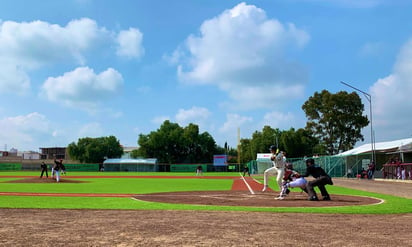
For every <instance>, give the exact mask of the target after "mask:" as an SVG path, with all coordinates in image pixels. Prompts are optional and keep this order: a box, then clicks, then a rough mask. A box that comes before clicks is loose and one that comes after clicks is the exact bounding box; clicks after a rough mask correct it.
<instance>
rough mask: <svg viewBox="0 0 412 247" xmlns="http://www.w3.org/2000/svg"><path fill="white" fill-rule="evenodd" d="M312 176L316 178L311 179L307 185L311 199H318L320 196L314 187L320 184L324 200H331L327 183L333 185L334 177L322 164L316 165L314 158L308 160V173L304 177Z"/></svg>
mask: <svg viewBox="0 0 412 247" xmlns="http://www.w3.org/2000/svg"><path fill="white" fill-rule="evenodd" d="M308 176H312V177H314V178H315V179H314V180H312V181H309V182H308V183H307V185H306V188H307V190H308V194H309V200H310V201H318V200H319V199H318V197H317V195H316V192H315V190H314V188H313V187H315V186H318V188H319V190H320V193H321V194H322V197H323V200H325V201H330V196H329V193H328V191H327V190H326V188H325V185H327V184H330V185H333V182H332V178H331V177H330V176H329V175H328V174H327V173H326V172H325V170H323V169H322V167H320V166H316V165H315V161H314V159H307V160H306V173H305V174H303V175H302V177H308Z"/></svg>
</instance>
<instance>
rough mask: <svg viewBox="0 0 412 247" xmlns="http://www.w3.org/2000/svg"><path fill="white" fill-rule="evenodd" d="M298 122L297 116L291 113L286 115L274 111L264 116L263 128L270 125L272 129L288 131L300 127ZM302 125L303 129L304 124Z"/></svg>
mask: <svg viewBox="0 0 412 247" xmlns="http://www.w3.org/2000/svg"><path fill="white" fill-rule="evenodd" d="M297 121H298V120H297V118H296V116H295V115H294V114H293V113H291V112H287V113H284V112H279V111H273V112H268V113H266V114H265V115H264V117H263V123H262V126H265V125H268V126H272V128H279V129H281V130H287V129H290V128H291V127H293V126H299V124H298V123H297ZM302 122H303V121H302ZM300 125H301V126H302V127H303V125H304V123H302V124H300ZM298 128H299V127H298Z"/></svg>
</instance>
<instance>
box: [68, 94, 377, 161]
mask: <svg viewBox="0 0 412 247" xmlns="http://www.w3.org/2000/svg"><path fill="white" fill-rule="evenodd" d="M302 110H303V111H304V112H305V114H306V117H307V119H308V120H307V123H306V126H305V128H300V129H294V128H290V129H289V130H280V129H278V128H272V127H271V126H264V127H263V128H262V130H261V131H255V132H254V133H253V134H252V136H251V138H243V139H241V140H240V143H239V146H238V147H236V148H233V147H229V146H228V145H227V143H225V145H224V147H221V146H219V145H217V144H216V142H215V140H214V138H213V137H212V136H211V135H210V134H209V133H208V132H203V133H200V131H199V126H197V125H196V124H193V123H190V124H189V125H188V126H186V127H181V126H179V124H177V123H172V122H170V121H169V120H166V121H164V122H163V123H162V125H161V126H160V127H159V129H157V130H156V131H152V132H150V133H149V134H140V135H139V136H138V140H137V144H138V146H139V148H138V149H137V150H134V151H132V153H131V156H132V157H134V158H157V159H158V161H159V162H160V163H168V164H174V163H177V164H178V163H211V162H212V161H213V155H214V154H227V155H229V157H231V160H229V162H233V163H237V162H238V160H237V158H238V157H240V160H239V161H240V162H241V163H245V162H248V161H250V160H254V159H256V154H257V153H267V152H268V151H269V150H268V148H269V147H270V146H271V145H276V146H277V147H278V148H279V149H280V150H285V151H287V155H288V157H304V156H312V155H313V154H319V155H334V154H337V153H339V152H343V151H346V150H349V149H352V148H353V147H354V145H355V144H356V142H357V141H360V140H361V141H363V140H364V139H363V135H362V134H361V130H362V128H364V127H365V126H367V125H368V124H369V120H368V118H367V116H364V115H363V111H364V105H363V104H362V101H361V99H360V97H359V95H358V94H357V93H356V92H352V93H348V92H346V91H340V92H338V93H335V94H333V93H330V92H329V91H327V90H323V91H322V92H315V93H314V95H313V96H311V97H309V99H308V100H307V101H306V102H305V103H304V104H303V105H302ZM68 152H69V155H70V156H71V157H72V158H74V159H78V160H79V161H81V162H99V163H101V162H103V160H104V159H105V158H118V157H120V156H121V155H122V154H123V149H122V147H121V145H120V142H119V141H118V140H117V139H116V137H114V136H109V137H100V138H89V137H86V138H80V139H79V140H78V142H77V143H74V142H73V143H71V144H70V145H69V146H68ZM238 152H239V153H238Z"/></svg>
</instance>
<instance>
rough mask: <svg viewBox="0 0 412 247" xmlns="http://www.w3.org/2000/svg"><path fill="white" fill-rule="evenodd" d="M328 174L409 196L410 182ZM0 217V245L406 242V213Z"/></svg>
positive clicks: (24, 213)
mask: <svg viewBox="0 0 412 247" xmlns="http://www.w3.org/2000/svg"><path fill="white" fill-rule="evenodd" d="M334 182H335V185H339V186H344V187H350V188H355V189H359V190H365V191H371V192H378V193H382V194H391V195H396V196H401V197H405V198H412V193H411V191H412V184H411V183H400V182H389V181H376V180H375V181H369V180H356V179H353V180H352V179H335V180H334ZM236 193H237V192H236ZM296 193H297V192H296ZM264 195H266V194H264ZM269 195H270V196H275V193H274V192H271V193H268V196H269ZM297 196H300V195H297ZM0 199H1V197H0ZM332 199H333V198H332ZM316 203H326V202H322V201H320V202H316ZM0 218H1V219H2V223H1V224H0V235H1V238H0V245H1V246H411V244H410V243H411V242H410V239H411V237H410V236H411V233H410V224H411V222H412V214H401V215H399V214H392V215H368V214H363V215H345V214H292V213H262V212H214V211H213V212H212V211H168V210H164V211H155V210H148V211H147V210H144V211H141V210H121V211H120V210H64V209H61V210H48V209H0Z"/></svg>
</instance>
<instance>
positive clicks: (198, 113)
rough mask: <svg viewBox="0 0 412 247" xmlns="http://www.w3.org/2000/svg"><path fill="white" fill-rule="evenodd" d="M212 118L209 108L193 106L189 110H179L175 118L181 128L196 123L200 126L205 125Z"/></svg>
mask: <svg viewBox="0 0 412 247" xmlns="http://www.w3.org/2000/svg"><path fill="white" fill-rule="evenodd" d="M210 116H211V112H210V111H209V110H208V109H207V108H204V107H196V106H193V107H192V108H190V109H188V110H185V109H179V111H178V113H177V114H176V116H175V118H176V122H177V123H178V124H179V125H180V126H186V125H188V124H189V123H194V124H197V125H199V126H200V125H204V124H205V123H206V121H207V120H208V119H209V117H210Z"/></svg>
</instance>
